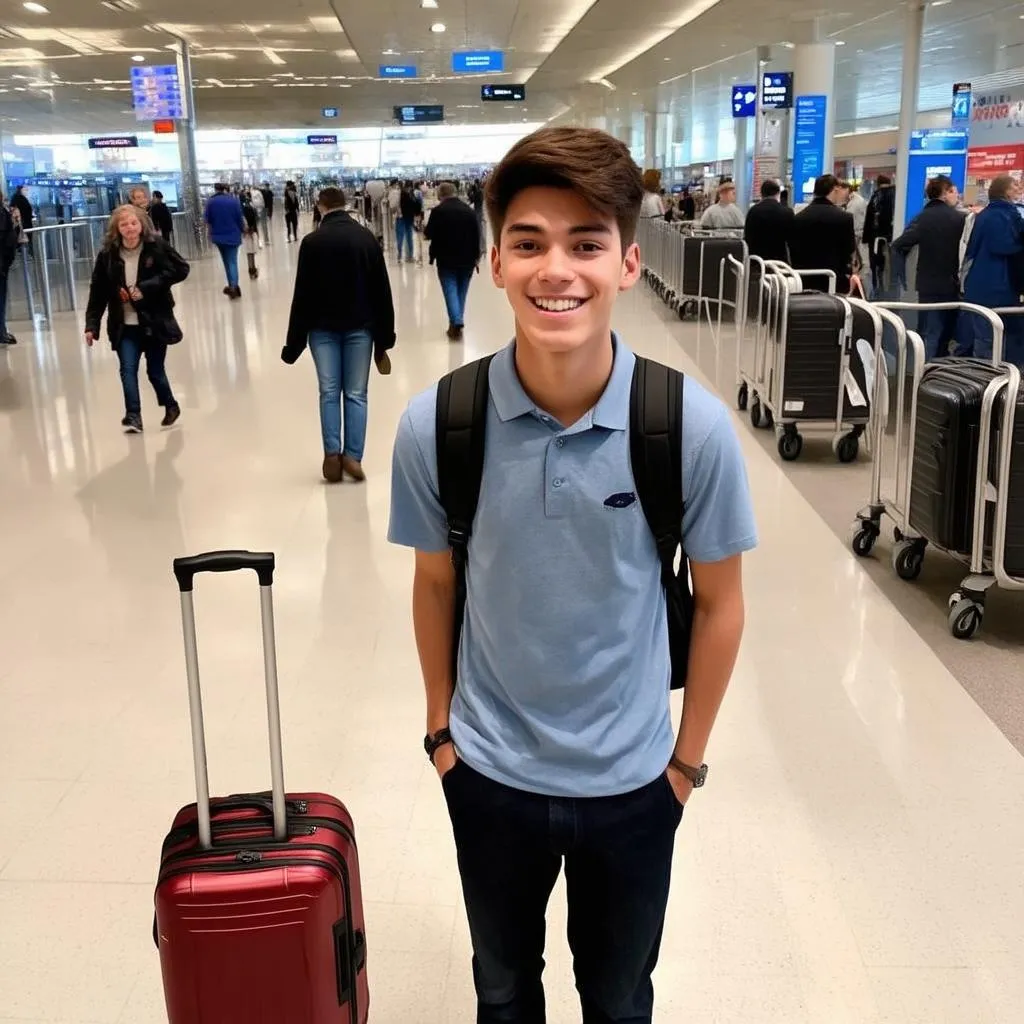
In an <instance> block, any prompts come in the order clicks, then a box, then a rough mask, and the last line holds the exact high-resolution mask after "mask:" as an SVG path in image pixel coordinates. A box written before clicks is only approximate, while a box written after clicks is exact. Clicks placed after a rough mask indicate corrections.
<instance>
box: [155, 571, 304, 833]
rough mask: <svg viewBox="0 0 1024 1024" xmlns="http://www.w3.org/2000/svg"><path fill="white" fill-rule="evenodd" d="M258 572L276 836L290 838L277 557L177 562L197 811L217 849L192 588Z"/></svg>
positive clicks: (202, 824)
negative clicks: (218, 575) (215, 577)
mask: <svg viewBox="0 0 1024 1024" xmlns="http://www.w3.org/2000/svg"><path fill="white" fill-rule="evenodd" d="M240 569H252V570H253V571H254V572H255V573H256V576H257V578H258V579H259V584H260V618H261V620H262V624H263V669H264V676H265V679H266V686H267V729H268V732H269V734H270V793H271V800H272V804H273V812H274V838H275V839H280V840H283V839H286V838H287V836H288V822H287V807H286V804H285V797H284V758H283V755H282V745H281V707H280V701H279V699H278V690H277V645H276V643H275V640H274V598H273V590H272V585H273V582H274V556H273V554H271V553H269V552H255V551H208V552H206V553H205V554H202V555H193V556H191V557H189V558H176V559H175V560H174V576H175V578H176V579H177V581H178V590H179V591H180V592H181V628H182V632H183V633H184V636H185V672H186V675H187V676H188V706H189V716H190V718H191V722H192V760H193V763H194V765H195V773H196V813H197V818H198V822H199V844H200V846H201V847H202V848H203V849H204V850H208V849H210V847H211V846H212V845H213V830H212V828H211V825H210V777H209V773H208V771H207V767H206V730H205V729H204V727H203V697H202V690H201V689H200V685H199V648H198V644H197V641H196V614H195V605H194V603H193V598H192V588H193V584H194V582H195V576H196V573H200V572H237V571H238V570H240Z"/></svg>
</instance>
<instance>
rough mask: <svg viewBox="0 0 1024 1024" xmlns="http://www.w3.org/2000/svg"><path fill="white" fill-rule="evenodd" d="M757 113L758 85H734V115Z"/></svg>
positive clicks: (744, 115) (745, 115) (741, 115)
mask: <svg viewBox="0 0 1024 1024" xmlns="http://www.w3.org/2000/svg"><path fill="white" fill-rule="evenodd" d="M756 114H757V86H756V85H734V86H733V87H732V116H733V117H754V116H756Z"/></svg>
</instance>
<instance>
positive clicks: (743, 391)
mask: <svg viewBox="0 0 1024 1024" xmlns="http://www.w3.org/2000/svg"><path fill="white" fill-rule="evenodd" d="M736 408H737V409H739V411H740V412H746V409H747V385H746V384H741V385H740V389H739V391H737V392H736Z"/></svg>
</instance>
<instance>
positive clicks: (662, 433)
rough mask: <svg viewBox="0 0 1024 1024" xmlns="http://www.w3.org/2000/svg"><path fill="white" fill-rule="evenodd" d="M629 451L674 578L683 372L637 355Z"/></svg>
mask: <svg viewBox="0 0 1024 1024" xmlns="http://www.w3.org/2000/svg"><path fill="white" fill-rule="evenodd" d="M629 455H630V461H631V463H632V467H633V479H634V481H635V482H636V487H637V497H638V498H639V499H640V506H641V508H643V510H644V516H645V518H646V519H647V523H648V525H649V526H650V528H651V533H653V534H654V539H655V542H656V543H657V545H658V557H659V558H660V559H661V562H662V569H663V574H664V572H665V571H667V572H668V573H669V574H670V575H672V576H673V577H674V576H675V570H674V568H672V567H673V566H674V564H675V556H676V550H677V549H678V548H679V547H680V546H681V545H682V533H683V375H682V373H680V372H679V371H678V370H674V369H672V368H671V367H669V366H663V365H662V364H661V363H656V362H653V361H652V360H650V359H644V358H643V357H642V356H637V357H636V366H635V368H634V370H633V385H632V390H631V392H630V400H629Z"/></svg>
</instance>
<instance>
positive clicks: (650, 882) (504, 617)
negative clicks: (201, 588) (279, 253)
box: [389, 127, 756, 1024]
mask: <svg viewBox="0 0 1024 1024" xmlns="http://www.w3.org/2000/svg"><path fill="white" fill-rule="evenodd" d="M642 198H643V183H642V180H641V174H640V169H639V168H638V167H637V166H636V164H635V163H634V162H633V159H632V157H631V156H630V153H629V149H628V147H626V146H625V145H624V144H623V143H622V142H620V141H619V140H617V139H615V138H613V137H611V136H610V135H607V134H605V133H604V132H600V131H597V130H595V129H589V128H569V127H566V128H544V129H541V130H540V131H538V132H535V133H534V134H533V135H530V136H527V137H526V138H525V139H523V140H521V141H520V142H518V143H517V144H516V145H515V146H513V147H512V149H510V150H509V152H508V153H507V154H506V156H505V157H504V158H503V160H502V161H501V163H500V164H499V165H498V167H497V168H496V169H495V171H494V172H493V174H492V176H491V178H490V180H489V182H488V187H487V213H488V219H489V220H490V224H491V229H492V232H493V237H494V245H493V247H492V249H491V274H492V278H493V280H494V282H495V284H496V285H497V286H498V287H499V288H503V289H504V290H505V293H506V295H507V297H508V301H509V304H510V305H511V307H512V310H513V313H514V315H515V324H516V327H515V337H514V339H513V341H512V342H511V343H510V344H509V345H508V346H507V347H506V348H504V349H502V350H500V351H499V352H498V353H497V354H496V355H495V357H494V359H493V361H492V362H491V364H490V368H489V376H488V378H487V387H488V391H489V395H488V402H487V405H486V410H487V412H486V415H487V420H486V445H485V457H484V466H483V486H482V487H481V490H480V495H479V502H478V504H477V511H476V515H475V518H474V521H473V529H472V536H471V538H470V540H469V545H468V564H467V571H466V581H467V591H466V604H465V623H464V627H463V630H462V633H461V643H460V644H459V647H458V650H457V651H455V650H453V647H454V636H455V612H454V608H455V599H456V573H455V569H454V567H453V563H452V554H453V553H452V551H451V549H450V547H449V523H448V522H447V521H446V515H445V512H444V508H443V506H442V504H441V500H440V496H439V486H438V465H437V447H436V443H437V437H436V433H437V431H436V424H437V412H436V404H437V387H436V386H435V387H432V388H430V389H429V390H427V391H426V392H424V393H423V394H421V395H418V396H417V397H416V398H414V399H413V400H412V402H411V403H410V404H409V407H408V408H407V410H406V411H405V413H404V415H403V416H402V419H401V421H400V423H399V427H398V434H397V437H396V439H395V448H394V457H393V472H392V492H391V523H390V530H389V538H390V540H391V541H392V542H393V543H395V544H400V545H403V546H405V547H411V548H413V549H415V552H416V555H415V573H414V577H413V587H412V589H413V622H414V626H415V634H416V641H417V646H418V649H419V659H420V665H421V669H422V673H423V678H424V683H425V689H426V731H427V735H426V738H425V740H424V746H425V749H426V752H427V755H428V756H429V757H430V760H431V762H432V763H433V765H434V767H435V769H436V770H437V773H438V776H439V778H440V784H441V788H442V790H443V792H444V798H445V801H446V804H447V808H448V815H449V818H450V820H451V825H452V830H453V833H454V837H455V846H456V851H457V854H458V865H459V874H460V876H461V879H462V891H463V896H464V898H465V904H466V913H467V916H468V919H469V931H470V937H471V940H472V944H473V965H472V968H473V980H474V983H475V986H476V996H477V1011H476V1020H477V1022H478V1024H544V1022H545V1019H546V1013H545V1000H544V988H543V984H542V980H541V979H542V973H543V970H544V947H545V927H546V922H545V916H546V908H547V903H548V899H549V897H550V895H551V892H552V889H553V888H554V885H555V882H556V880H557V878H558V876H559V874H560V872H561V871H562V870H563V868H564V871H565V879H566V891H567V897H568V908H569V916H568V939H569V945H570V947H571V949H572V953H573V969H574V972H575V976H576V988H577V990H578V992H579V998H580V1004H581V1009H582V1020H583V1024H650V1022H651V1020H652V1014H653V1007H654V989H653V983H652V980H651V975H652V971H653V970H654V967H655V965H656V963H657V960H658V953H659V947H660V943H661V935H662V929H663V925H664V921H665V912H666V908H667V902H668V896H669V884H670V879H671V873H672V854H673V848H674V845H675V838H676V833H677V829H678V828H679V825H680V822H681V820H682V818H683V808H684V805H686V804H687V803H688V801H689V800H690V796H691V791H692V790H693V789H694V788H695V787H696V786H698V785H703V783H704V781H705V779H706V778H707V766H706V765H705V764H703V758H704V753H705V748H706V746H707V743H708V738H709V736H710V733H711V729H712V726H713V725H714V722H715V718H716V715H717V713H718V710H719V706H720V704H721V701H722V699H723V697H724V695H725V691H726V688H727V686H728V683H729V677H730V675H731V673H732V668H733V664H734V662H735V659H736V655H737V652H738V650H739V644H740V638H741V635H742V632H743V615H744V608H743V586H742V554H743V552H745V551H747V550H749V549H750V548H752V547H753V546H754V545H755V543H756V528H755V524H754V517H753V512H752V508H751V500H750V493H749V488H748V484H747V479H746V472H745V468H744V464H743V458H742V455H741V453H740V449H739V444H738V441H737V438H736V434H735V431H734V429H733V426H732V422H731V416H730V414H729V412H728V410H727V409H726V408H725V406H724V405H723V404H722V402H721V401H719V399H718V398H716V397H714V396H713V395H711V394H710V393H709V392H708V391H706V390H705V389H704V388H703V387H702V386H701V385H700V384H699V383H698V382H697V381H696V380H695V379H694V378H692V377H687V378H686V379H685V383H684V385H683V394H682V395H680V399H681V400H682V406H681V408H682V410H683V411H682V437H683V446H682V447H683V451H682V466H681V476H682V493H683V494H685V496H686V505H685V509H683V510H681V516H682V522H681V530H682V537H683V548H684V550H685V551H686V554H687V556H688V559H689V568H690V576H691V579H692V584H693V596H694V616H693V623H692V636H691V644H690V657H689V662H688V665H689V673H688V677H687V683H686V690H685V697H684V701H683V711H682V721H681V723H680V725H679V726H678V728H677V729H674V728H673V722H672V712H671V705H670V703H669V682H670V668H671V662H670V651H669V639H668V625H667V623H668V613H667V608H666V600H665V591H664V588H663V585H662V569H661V563H660V560H659V558H658V554H657V550H656V547H655V544H654V540H653V537H652V535H651V533H650V528H649V527H648V525H647V521H646V519H645V516H644V513H643V511H642V510H641V508H640V503H639V500H638V497H637V494H636V492H635V486H636V485H635V482H634V478H633V474H632V469H631V461H630V437H629V423H630V411H631V402H630V392H631V385H632V379H633V371H634V367H635V365H636V357H635V356H634V355H633V353H632V352H631V351H630V349H629V348H628V346H627V345H626V343H625V341H624V340H623V339H621V338H619V337H617V336H615V335H614V334H613V333H612V330H611V319H612V313H613V310H614V306H615V300H616V298H617V297H618V295H619V293H620V292H623V291H626V290H627V289H629V288H632V287H633V286H634V285H635V284H636V282H637V280H638V279H639V277H640V268H641V262H640V250H639V248H638V246H637V245H636V242H635V240H634V239H635V234H636V226H637V221H638V218H639V215H640V203H641V200H642ZM448 485H449V486H450V487H452V486H456V484H455V482H454V481H450V480H449V481H448ZM453 655H457V668H456V667H454V666H453V662H454V661H455V658H453ZM456 677H457V678H456ZM577 1019H579V1018H577Z"/></svg>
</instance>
